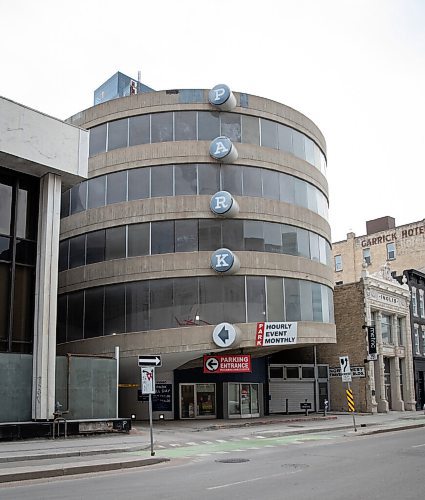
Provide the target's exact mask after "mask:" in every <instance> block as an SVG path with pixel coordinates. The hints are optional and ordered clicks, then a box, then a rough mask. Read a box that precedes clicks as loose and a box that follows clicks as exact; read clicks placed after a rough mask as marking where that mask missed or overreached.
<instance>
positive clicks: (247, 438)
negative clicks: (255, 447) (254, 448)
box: [242, 436, 251, 441]
mask: <svg viewBox="0 0 425 500" xmlns="http://www.w3.org/2000/svg"><path fill="white" fill-rule="evenodd" d="M242 439H246V440H247V441H249V440H250V439H251V438H250V437H246V436H245V437H243V438H242Z"/></svg>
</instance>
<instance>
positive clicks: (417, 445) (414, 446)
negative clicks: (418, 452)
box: [412, 444, 425, 448]
mask: <svg viewBox="0 0 425 500" xmlns="http://www.w3.org/2000/svg"><path fill="white" fill-rule="evenodd" d="M422 446H425V444H415V445H413V446H412V448H421V447H422Z"/></svg>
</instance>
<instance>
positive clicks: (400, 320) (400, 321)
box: [397, 318, 404, 345]
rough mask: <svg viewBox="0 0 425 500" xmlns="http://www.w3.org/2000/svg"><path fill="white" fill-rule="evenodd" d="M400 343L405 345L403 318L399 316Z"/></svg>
mask: <svg viewBox="0 0 425 500" xmlns="http://www.w3.org/2000/svg"><path fill="white" fill-rule="evenodd" d="M397 329H398V345H403V344H404V341H403V318H397Z"/></svg>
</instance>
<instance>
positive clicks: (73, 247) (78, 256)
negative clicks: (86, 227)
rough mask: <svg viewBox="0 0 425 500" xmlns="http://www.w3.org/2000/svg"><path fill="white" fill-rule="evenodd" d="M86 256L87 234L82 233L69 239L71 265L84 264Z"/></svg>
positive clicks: (71, 266)
mask: <svg viewBox="0 0 425 500" xmlns="http://www.w3.org/2000/svg"><path fill="white" fill-rule="evenodd" d="M85 257H86V235H85V234H82V235H81V236H77V237H75V238H71V239H70V240H69V267H70V269H72V268H74V267H79V266H84V265H85V263H86V262H85Z"/></svg>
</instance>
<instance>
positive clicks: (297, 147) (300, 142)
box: [292, 130, 305, 158]
mask: <svg viewBox="0 0 425 500" xmlns="http://www.w3.org/2000/svg"><path fill="white" fill-rule="evenodd" d="M292 144H293V147H294V155H295V156H298V158H305V151H304V135H303V134H301V133H300V132H298V131H297V130H292Z"/></svg>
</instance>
